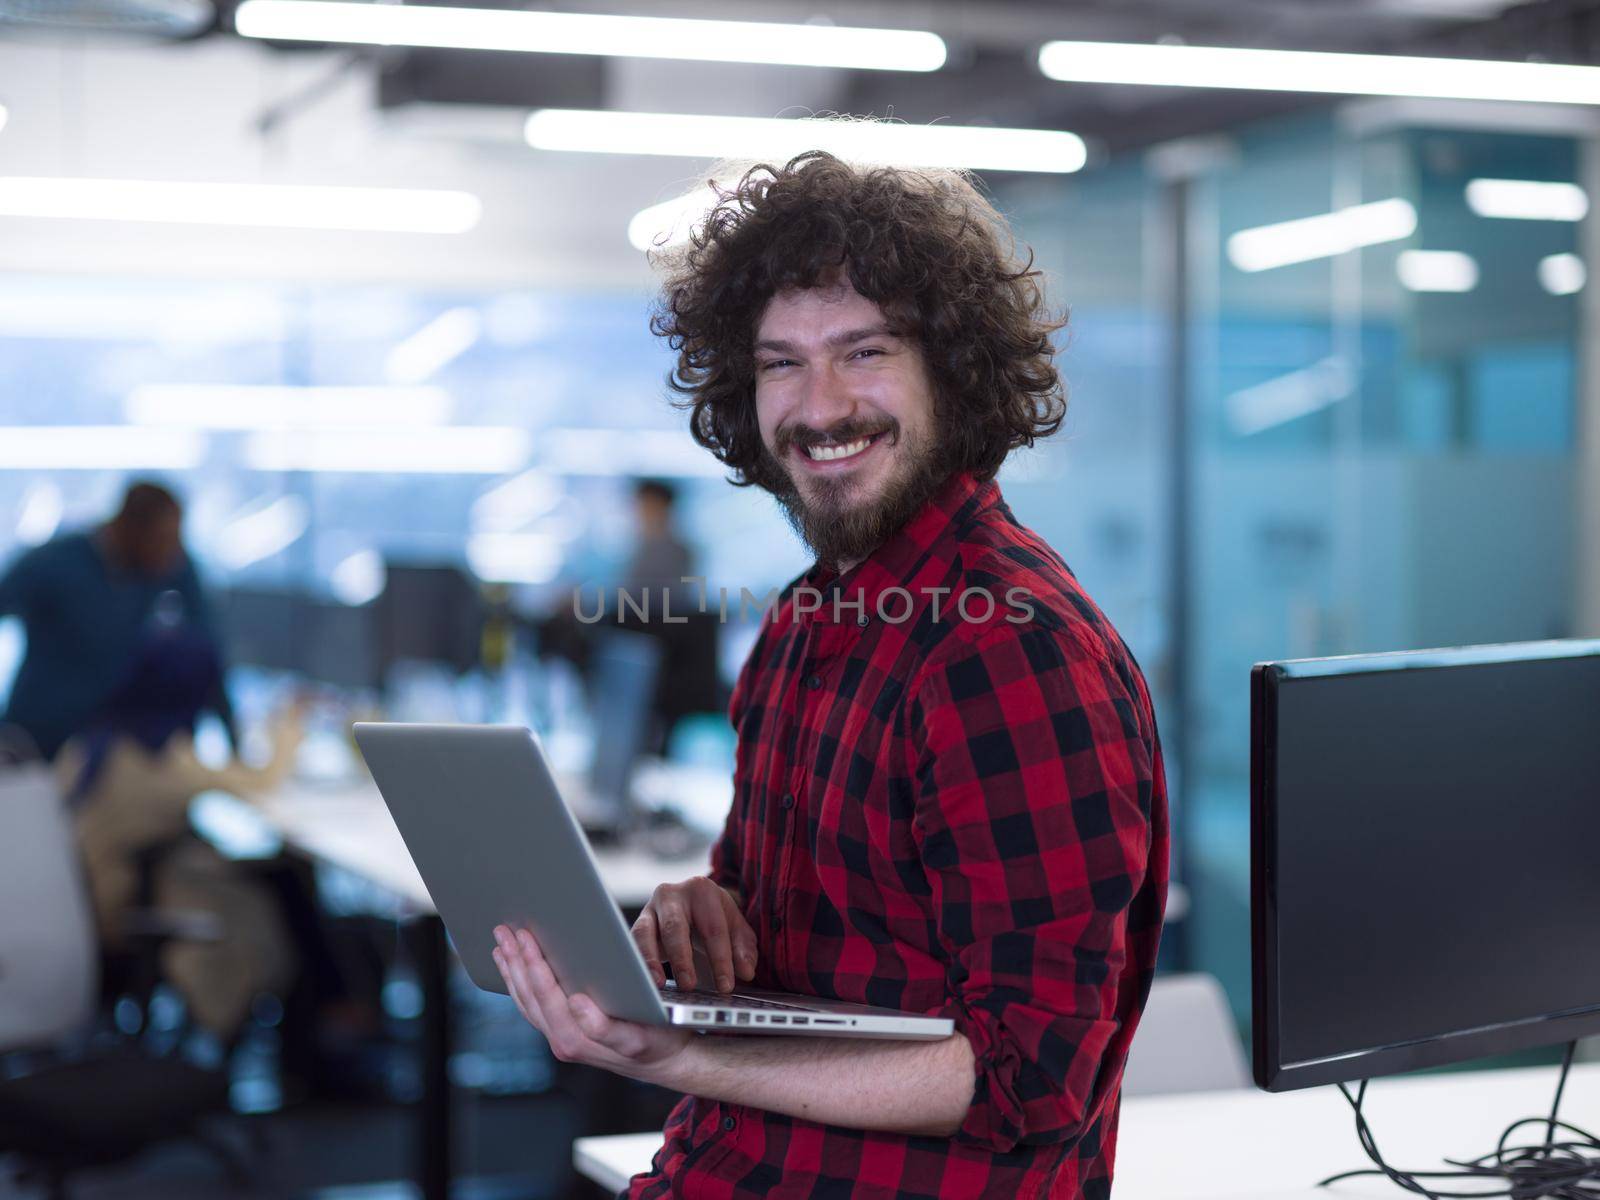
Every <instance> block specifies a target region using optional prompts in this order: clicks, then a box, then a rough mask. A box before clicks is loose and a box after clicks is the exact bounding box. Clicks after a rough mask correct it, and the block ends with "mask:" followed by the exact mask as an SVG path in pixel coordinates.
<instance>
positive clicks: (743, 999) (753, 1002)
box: [661, 988, 825, 1013]
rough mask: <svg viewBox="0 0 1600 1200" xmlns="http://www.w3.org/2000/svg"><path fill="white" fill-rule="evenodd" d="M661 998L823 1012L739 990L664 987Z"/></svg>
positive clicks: (706, 1004) (717, 1005)
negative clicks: (750, 994)
mask: <svg viewBox="0 0 1600 1200" xmlns="http://www.w3.org/2000/svg"><path fill="white" fill-rule="evenodd" d="M661 998H662V999H663V1000H665V1001H666V1002H667V1003H669V1004H698V1005H701V1006H703V1007H706V1008H770V1009H776V1010H777V1011H779V1012H803V1013H814V1012H823V1011H825V1010H824V1009H820V1008H807V1007H805V1006H804V1005H801V1004H784V1003H782V1002H780V1001H777V1000H760V999H757V998H756V997H755V996H745V995H741V994H740V993H739V992H702V991H699V990H698V989H695V988H662V989H661Z"/></svg>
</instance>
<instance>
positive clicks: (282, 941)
mask: <svg viewBox="0 0 1600 1200" xmlns="http://www.w3.org/2000/svg"><path fill="white" fill-rule="evenodd" d="M220 683H221V662H220V659H219V656H218V655H217V653H216V650H215V647H214V645H213V644H212V642H211V639H210V637H209V635H208V634H207V633H205V632H204V631H203V630H201V629H199V628H197V627H194V626H187V625H176V626H172V627H168V628H159V629H156V630H154V631H152V632H151V633H150V635H149V636H148V637H146V639H145V640H144V642H143V643H142V644H141V645H140V646H139V647H138V649H137V650H136V652H135V656H134V661H133V663H132V664H131V667H130V668H129V669H128V670H127V671H126V672H124V673H123V675H122V677H121V678H120V680H119V681H116V682H114V684H113V687H112V690H111V692H110V694H109V695H108V696H107V697H106V698H105V700H104V701H102V702H101V704H100V705H99V707H97V708H96V709H95V711H94V712H93V713H92V715H91V716H90V717H89V718H88V719H87V720H86V721H85V722H83V723H82V728H81V729H80V730H79V731H78V732H77V733H76V734H74V736H73V737H71V738H69V739H68V740H67V742H66V744H65V745H64V746H63V747H62V749H61V752H60V753H59V754H58V755H57V756H56V760H55V766H56V773H57V778H58V781H59V783H60V786H61V790H62V793H63V795H65V796H66V797H67V801H68V805H69V807H70V808H71V809H72V810H73V813H74V825H75V827H76V829H77V833H78V841H79V847H80V850H81V853H82V856H83V863H84V871H85V874H86V876H87V879H88V884H89V892H90V896H91V897H92V899H93V903H94V910H95V916H96V920H97V924H98V927H99V931H100V939H101V944H102V947H103V948H104V949H105V951H106V952H107V953H108V954H111V955H113V956H115V955H116V954H118V953H119V952H124V951H126V949H127V946H126V944H125V929H124V925H125V921H126V918H127V915H128V913H129V912H130V910H132V909H143V908H152V907H153V908H156V909H159V910H163V911H182V912H200V913H206V914H209V915H210V916H212V917H213V918H215V920H216V922H217V924H218V930H217V933H218V936H216V937H215V938H208V939H205V940H183V939H175V940H172V941H170V942H168V943H167V944H166V945H164V946H163V948H162V951H161V968H162V975H163V977H164V978H165V979H167V980H168V981H169V982H170V983H171V984H172V985H173V986H174V987H175V988H176V989H177V991H178V992H179V994H180V995H181V996H182V997H183V998H184V1001H185V1003H186V1004H187V1006H188V1009H189V1012H190V1014H191V1015H192V1016H193V1017H194V1019H195V1021H196V1022H197V1023H198V1024H199V1025H200V1026H201V1027H203V1028H204V1029H206V1030H208V1031H209V1032H210V1033H212V1034H214V1035H215V1036H216V1037H218V1038H219V1039H221V1040H222V1041H223V1042H224V1043H227V1042H229V1041H231V1040H232V1038H233V1037H234V1036H235V1035H236V1034H237V1033H238V1032H239V1030H240V1028H241V1026H242V1025H243V1023H244V1021H245V1018H246V1017H247V1016H248V1014H249V1011H250V1006H251V1003H252V1001H253V1000H254V999H255V997H256V996H257V995H258V994H259V993H261V992H264V991H271V992H278V993H282V992H283V991H284V990H286V989H287V987H288V986H289V984H290V982H291V981H292V978H293V975H294V966H295V952H294V947H293V946H292V945H291V943H290V940H289V936H288V933H287V930H286V928H285V924H284V921H283V919H282V917H281V915H280V907H279V902H278V898H277V896H276V895H275V893H274V890H273V889H272V887H271V886H269V885H268V884H266V883H265V882H263V881H262V880H261V879H259V878H255V877H253V876H251V875H250V874H249V873H248V871H247V869H246V868H244V867H241V866H240V865H239V864H236V863H232V862H229V861H228V860H226V859H224V858H223V857H222V856H221V855H219V854H218V853H217V852H216V851H215V850H214V849H212V848H211V847H210V846H209V845H207V844H206V843H204V842H202V841H200V839H199V838H197V837H196V836H194V835H193V834H192V833H191V832H190V829H189V823H188V809H189V802H190V801H191V800H192V799H194V797H195V796H197V795H198V794H200V793H201V792H204V791H209V790H212V789H219V790H223V791H227V792H231V793H233V794H235V795H240V796H247V795H249V794H251V793H252V792H256V791H262V790H266V789H269V788H272V787H275V786H277V785H278V784H279V783H281V782H282V780H283V778H284V777H285V775H286V774H287V773H288V771H289V769H290V768H291V766H292V765H293V761H294V755H295V751H296V749H297V747H298V745H299V726H300V722H299V718H298V715H297V714H295V713H286V714H284V715H282V716H281V717H280V718H279V720H278V722H277V724H276V725H275V727H274V729H273V731H272V752H271V757H270V759H269V760H268V762H267V763H266V764H265V765H263V766H261V767H251V766H247V765H245V764H244V763H242V762H240V761H238V760H230V761H229V762H227V763H225V764H223V765H221V766H216V767H211V766H207V765H205V764H204V763H202V762H201V761H200V759H199V757H198V756H197V755H196V754H195V748H194V729H195V723H196V721H197V719H198V718H199V716H200V713H201V711H202V710H203V708H204V707H205V705H206V703H207V702H208V700H209V698H210V697H212V696H214V695H215V694H216V692H217V690H218V689H219V687H220Z"/></svg>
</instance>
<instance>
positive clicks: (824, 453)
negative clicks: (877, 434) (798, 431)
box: [806, 438, 872, 462]
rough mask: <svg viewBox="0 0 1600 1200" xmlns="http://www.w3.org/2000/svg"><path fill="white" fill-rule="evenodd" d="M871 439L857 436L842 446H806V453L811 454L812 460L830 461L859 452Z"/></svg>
mask: <svg viewBox="0 0 1600 1200" xmlns="http://www.w3.org/2000/svg"><path fill="white" fill-rule="evenodd" d="M871 440H872V439H871V438H859V439H857V440H856V441H853V442H846V443H845V444H844V445H842V446H807V447H806V453H807V454H809V455H810V456H811V461H812V462H832V461H833V460H834V459H837V458H849V457H850V456H851V455H852V454H860V453H861V452H862V451H863V450H865V449H866V448H867V443H868V442H870V441H871Z"/></svg>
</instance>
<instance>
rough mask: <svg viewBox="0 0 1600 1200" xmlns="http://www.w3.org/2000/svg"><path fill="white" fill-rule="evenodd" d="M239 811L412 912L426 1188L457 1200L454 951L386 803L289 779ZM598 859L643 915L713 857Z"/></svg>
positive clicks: (418, 1139) (616, 851)
mask: <svg viewBox="0 0 1600 1200" xmlns="http://www.w3.org/2000/svg"><path fill="white" fill-rule="evenodd" d="M237 806H238V807H239V808H240V809H241V812H240V814H238V815H245V814H254V815H255V816H257V817H259V818H260V819H262V820H263V821H265V823H266V824H267V825H268V826H270V827H271V829H272V830H273V831H274V832H275V833H276V834H277V835H278V837H279V838H281V839H282V841H283V843H284V844H285V845H287V846H289V847H290V848H292V849H293V850H295V851H296V852H298V853H300V854H303V855H305V856H307V857H309V858H312V859H314V860H316V861H318V862H322V863H326V864H328V865H329V866H333V867H337V868H338V869H340V870H343V871H348V872H350V873H351V874H353V875H357V876H360V877H361V878H363V879H366V880H369V881H371V882H373V883H376V884H378V885H379V886H381V887H382V888H384V889H385V890H387V891H389V892H392V893H393V894H395V895H396V896H398V897H400V898H401V899H402V900H403V901H405V902H406V904H407V905H408V906H409V907H410V908H411V909H412V910H413V913H414V919H413V920H411V921H409V922H408V923H407V925H406V935H407V942H408V944H409V946H410V948H411V951H412V954H413V955H414V957H415V960H416V965H417V972H418V976H419V982H420V983H421V985H422V994H423V1011H422V1039H421V1047H420V1048H421V1055H422V1069H421V1077H422V1098H421V1101H420V1103H419V1105H418V1109H417V1129H416V1135H415V1149H416V1152H417V1165H416V1170H417V1181H418V1184H419V1190H420V1193H421V1195H422V1197H423V1200H448V1197H449V1195H450V1190H451V1178H452V1175H453V1154H452V1144H451V1103H450V1091H451V1086H450V1076H449V1065H450V1042H451V1035H450V1012H449V1009H450V1005H449V989H448V987H447V983H448V974H449V960H450V951H449V944H448V941H447V939H446V937H445V932H444V925H443V923H442V922H441V921H440V919H439V917H438V914H437V910H436V909H435V908H434V905H433V901H432V900H431V899H430V898H429V896H428V889H427V888H426V887H424V886H423V883H422V878H421V876H420V875H418V873H417V869H416V866H415V864H413V863H412V861H411V855H410V853H409V852H408V851H407V850H406V847H405V842H404V840H403V839H402V838H401V836H400V831H399V830H398V829H396V828H395V824H394V820H393V818H391V817H390V816H389V810H388V808H387V807H385V805H384V803H383V797H382V796H380V795H379V794H378V789H377V786H376V785H375V784H373V783H372V781H371V780H370V779H368V778H362V779H359V780H354V781H350V782H343V783H338V784H327V783H315V782H306V781H290V782H289V783H287V784H285V785H284V786H283V787H280V788H278V789H277V790H275V791H272V792H269V793H265V794H262V795H258V796H255V797H253V798H252V799H251V800H250V801H248V802H244V801H239V802H237ZM595 861H596V865H597V866H598V867H599V869H600V877H601V880H602V882H603V883H604V884H605V886H606V890H607V891H608V892H610V894H611V896H612V898H613V899H614V900H616V902H617V903H618V905H620V906H621V907H623V908H641V907H643V905H644V904H645V902H646V901H647V900H649V898H650V895H651V893H652V892H653V891H654V890H655V888H656V885H657V884H660V883H666V882H672V881H676V880H680V879H687V878H688V877H689V876H691V875H697V874H701V873H703V872H704V871H705V869H706V864H707V851H706V850H704V849H702V850H699V851H697V852H695V853H694V854H693V855H691V856H685V857H683V858H681V859H661V858H656V857H654V856H652V855H649V854H646V853H645V852H643V851H640V850H634V849H620V848H604V849H599V850H596V852H595Z"/></svg>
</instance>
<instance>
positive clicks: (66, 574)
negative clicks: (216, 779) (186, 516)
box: [0, 481, 233, 758]
mask: <svg viewBox="0 0 1600 1200" xmlns="http://www.w3.org/2000/svg"><path fill="white" fill-rule="evenodd" d="M182 534H183V506H182V505H181V504H180V503H179V501H178V498H177V497H176V496H175V495H173V493H172V492H171V491H169V490H168V489H167V488H165V487H163V486H161V485H160V484H157V483H151V482H148V481H141V482H137V483H134V484H132V485H131V486H129V488H128V489H127V491H126V493H125V494H124V495H123V498H122V503H121V505H120V507H119V508H118V510H117V513H116V515H115V516H113V517H112V518H111V519H110V520H109V521H107V522H106V523H105V524H103V525H100V526H98V527H95V528H92V529H86V530H79V531H75V532H71V533H65V534H62V535H60V536H58V537H56V538H53V539H51V540H50V541H48V542H46V543H44V544H43V545H41V546H36V547H34V548H32V549H30V550H28V551H25V552H24V553H23V554H21V555H20V556H19V557H18V558H16V559H15V560H14V561H13V562H12V563H10V564H9V566H7V568H6V569H5V571H4V573H3V574H0V616H4V615H12V614H14V615H16V616H18V617H20V618H21V620H22V625H23V629H24V632H25V635H26V638H27V650H26V653H25V654H24V657H23V660H22V665H21V666H20V667H19V668H18V671H17V677H16V680H15V681H14V682H13V684H12V687H11V696H10V699H9V702H8V704H7V707H6V710H5V713H4V715H3V717H0V721H4V722H5V723H8V724H11V725H15V726H17V727H18V728H20V729H21V730H22V731H23V732H24V733H26V734H27V736H28V737H29V738H30V739H31V740H32V741H33V742H34V743H36V744H37V746H38V748H39V750H40V752H41V753H42V754H43V755H44V756H45V757H47V758H54V757H55V755H56V753H57V751H59V750H60V749H61V746H62V744H63V743H64V742H66V740H67V739H68V738H69V737H71V736H73V735H74V734H76V733H80V732H82V731H83V730H84V729H85V728H87V726H88V725H89V723H90V722H91V721H92V720H93V719H94V717H95V716H96V714H97V713H98V712H99V711H100V709H101V708H102V707H103V706H104V705H105V704H106V702H107V701H108V699H109V698H110V697H111V695H112V693H113V692H114V691H115V690H116V689H117V688H118V687H119V686H120V685H121V684H122V683H123V682H124V680H125V679H126V677H127V675H128V673H129V672H130V671H131V670H132V669H133V665H134V663H135V662H136V661H137V659H138V656H139V654H140V651H141V648H142V647H143V646H144V645H146V643H148V642H149V641H150V640H151V639H152V637H155V636H158V635H162V634H164V633H167V632H170V631H171V630H173V629H176V628H179V627H185V626H187V627H192V628H194V629H195V630H197V631H200V632H201V633H203V634H204V636H205V637H206V638H207V639H211V638H213V637H214V633H213V631H212V620H211V614H210V611H209V609H208V607H207V605H206V601H205V597H204V596H203V594H202V593H201V589H200V580H199V577H198V575H197V574H196V572H195V568H194V563H193V561H192V560H191V559H190V557H189V555H188V553H187V552H186V551H185V549H184V546H183V536H182ZM221 678H222V675H221V671H220V670H219V671H218V672H217V674H216V679H217V686H216V687H215V688H214V689H213V690H212V693H211V694H210V695H209V696H207V697H206V698H205V704H204V705H203V707H204V708H206V709H209V710H211V711H214V712H216V713H217V714H218V715H219V716H220V717H221V718H222V721H223V724H224V726H225V727H226V728H227V730H228V734H229V737H230V739H232V737H233V710H232V707H231V705H230V704H229V703H228V697H227V693H226V691H225V690H224V689H223V688H222V686H221Z"/></svg>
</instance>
